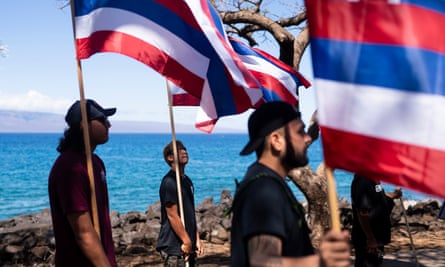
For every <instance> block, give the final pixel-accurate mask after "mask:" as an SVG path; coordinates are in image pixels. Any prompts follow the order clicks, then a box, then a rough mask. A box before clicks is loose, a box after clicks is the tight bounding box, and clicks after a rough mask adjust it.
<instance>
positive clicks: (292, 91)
mask: <svg viewBox="0 0 445 267" xmlns="http://www.w3.org/2000/svg"><path fill="white" fill-rule="evenodd" d="M229 40H230V43H231V44H232V47H233V49H234V50H235V52H236V53H238V55H239V57H240V58H241V61H242V62H243V63H244V64H245V65H246V67H247V69H248V70H249V71H250V73H252V74H253V76H255V78H257V79H258V81H259V82H260V83H261V86H262V88H261V89H262V90H263V98H264V101H266V102H270V101H284V102H288V103H290V104H291V105H293V106H295V105H296V104H297V102H298V96H297V90H298V87H299V86H300V85H303V86H304V87H306V88H307V87H309V86H310V85H311V84H310V83H309V81H308V80H306V78H305V77H304V76H303V75H301V74H300V73H299V72H298V71H296V70H295V69H293V68H292V67H290V66H289V65H287V64H285V63H284V62H282V61H280V60H279V59H277V58H275V57H273V56H272V55H270V54H268V53H266V52H265V51H263V50H260V49H258V48H252V47H250V46H248V45H246V44H244V43H243V42H241V41H238V40H236V39H235V38H229Z"/></svg>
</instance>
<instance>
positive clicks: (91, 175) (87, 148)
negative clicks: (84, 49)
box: [70, 1, 100, 239]
mask: <svg viewBox="0 0 445 267" xmlns="http://www.w3.org/2000/svg"><path fill="white" fill-rule="evenodd" d="M70 3H71V19H72V24H73V35H74V47H75V50H76V51H78V50H77V43H76V24H75V21H74V14H75V12H74V1H70ZM76 62H77V79H78V82H79V93H80V112H81V114H82V121H81V123H82V128H83V140H84V143H85V155H86V162H87V172H88V178H89V182H90V191H91V213H92V214H91V216H92V217H93V226H94V229H95V230H96V233H97V236H98V237H99V239H100V226H99V215H98V212H97V199H96V186H95V183H94V172H93V161H92V158H91V145H90V134H89V129H88V119H87V108H86V102H85V93H84V87H83V76H82V65H81V63H80V59H78V58H77V60H76Z"/></svg>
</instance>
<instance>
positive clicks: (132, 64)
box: [0, 0, 316, 131]
mask: <svg viewBox="0 0 445 267" xmlns="http://www.w3.org/2000/svg"><path fill="white" fill-rule="evenodd" d="M62 3H64V1H58V0H45V1H29V0H28V1H27V0H14V1H3V2H2V4H1V5H0V7H1V8H0V25H1V27H0V44H3V45H6V46H7V49H8V51H7V55H6V56H5V57H0V109H8V110H26V111H40V112H52V113H58V114H64V113H65V111H66V110H67V108H68V107H69V105H70V104H71V103H72V102H73V101H74V100H76V99H79V89H78V88H79V85H78V80H77V72H76V61H75V52H74V41H73V30H72V24H71V14H70V9H69V7H67V8H64V9H60V8H59V6H60V5H61V4H62ZM260 48H261V49H264V50H266V51H267V52H269V53H271V54H272V55H275V56H277V51H278V47H276V46H274V45H273V44H263V45H262V46H260ZM82 70H83V71H82V73H83V79H84V87H85V95H86V97H87V98H94V99H96V100H97V101H98V102H99V103H100V104H102V105H103V106H105V107H108V106H116V107H117V108H118V112H117V114H116V115H115V116H114V118H113V120H127V121H128V120H129V121H161V122H169V114H168V102H167V94H166V89H165V79H164V78H163V77H162V76H161V75H159V74H157V73H156V72H154V71H153V70H152V69H150V68H149V67H147V66H145V65H143V64H142V63H140V62H137V61H135V60H133V59H131V58H128V57H125V56H123V55H118V54H113V53H102V54H96V55H94V56H92V57H91V58H89V59H87V60H83V61H82ZM300 72H301V73H302V74H303V75H305V76H306V77H307V78H308V79H309V80H310V81H312V79H313V75H312V69H311V62H310V56H309V50H308V51H307V52H306V54H305V55H304V56H303V62H302V64H301V67H300ZM299 91H300V105H301V109H302V113H303V119H304V120H305V121H306V122H308V120H309V118H310V116H311V114H312V112H313V111H314V110H315V106H316V105H315V91H314V88H313V87H311V88H309V89H304V88H303V87H301V88H300V89H299ZM249 113H250V112H246V113H245V114H241V115H236V116H230V117H224V118H222V119H221V120H220V121H219V122H218V123H217V125H216V128H215V131H217V130H218V128H220V127H221V128H222V127H230V128H237V129H245V128H246V122H247V117H248V115H249ZM195 117H196V108H193V107H175V108H174V119H175V122H176V123H179V122H180V123H183V124H192V125H193V124H194V123H195Z"/></svg>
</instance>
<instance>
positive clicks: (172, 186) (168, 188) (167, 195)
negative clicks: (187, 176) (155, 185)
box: [160, 176, 178, 205]
mask: <svg viewBox="0 0 445 267" xmlns="http://www.w3.org/2000/svg"><path fill="white" fill-rule="evenodd" d="M160 193H161V194H160V195H161V202H162V204H163V205H165V204H177V203H178V191H177V190H176V180H175V179H173V178H172V177H170V176H166V177H164V179H163V181H162V183H161V188H160Z"/></svg>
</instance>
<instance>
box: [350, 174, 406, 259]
mask: <svg viewBox="0 0 445 267" xmlns="http://www.w3.org/2000/svg"><path fill="white" fill-rule="evenodd" d="M401 196H402V191H401V189H400V188H397V189H396V190H395V191H394V192H392V193H385V191H384V190H383V187H382V185H381V184H380V182H375V181H372V180H369V179H367V178H365V177H362V176H359V175H357V174H356V175H354V179H353V180H352V185H351V200H352V215H353V221H352V233H351V236H352V244H353V246H354V250H355V265H354V266H355V267H378V266H380V265H381V264H382V263H383V254H384V245H386V244H388V243H389V242H391V221H390V219H391V211H392V209H393V207H394V200H393V199H395V198H399V197H401Z"/></svg>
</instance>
